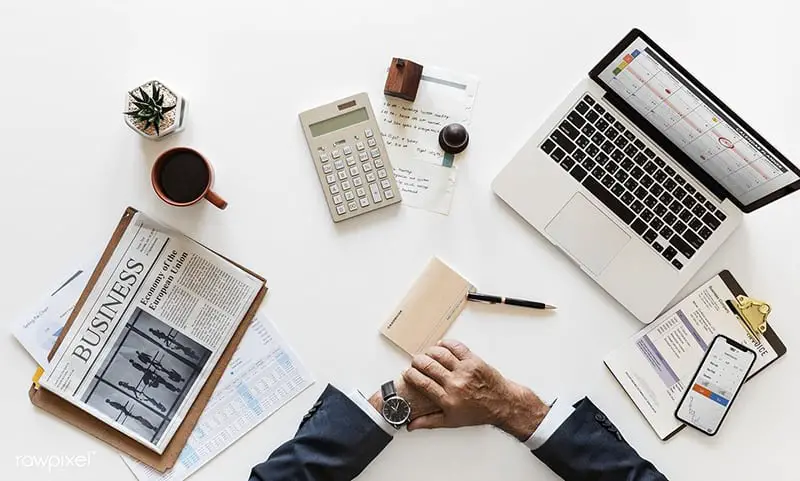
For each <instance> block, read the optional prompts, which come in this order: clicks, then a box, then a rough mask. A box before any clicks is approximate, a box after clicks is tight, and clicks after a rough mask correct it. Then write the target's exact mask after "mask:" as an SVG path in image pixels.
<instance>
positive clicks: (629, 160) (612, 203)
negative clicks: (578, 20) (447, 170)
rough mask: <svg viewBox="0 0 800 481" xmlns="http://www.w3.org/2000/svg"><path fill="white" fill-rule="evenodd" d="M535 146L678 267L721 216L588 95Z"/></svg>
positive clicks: (705, 199)
mask: <svg viewBox="0 0 800 481" xmlns="http://www.w3.org/2000/svg"><path fill="white" fill-rule="evenodd" d="M539 147H540V148H541V149H542V150H543V151H544V152H546V153H547V154H548V155H549V156H550V157H551V158H552V159H553V160H555V161H556V162H558V163H559V165H561V167H563V168H564V170H566V171H568V172H569V173H570V174H571V175H572V176H573V177H574V178H575V180H577V181H578V182H580V183H581V184H582V185H583V186H584V187H585V188H586V189H587V190H588V191H589V192H591V193H592V194H593V195H594V196H595V197H597V199H598V200H599V201H600V202H602V203H603V204H604V205H605V206H606V207H608V208H609V209H610V210H611V211H612V212H614V213H615V214H616V215H617V216H618V217H619V218H620V220H622V221H623V222H624V223H625V224H628V225H629V226H630V227H631V229H633V231H634V232H636V234H638V235H639V236H640V237H641V238H642V239H643V240H644V241H645V242H646V243H647V244H649V245H650V246H652V248H653V249H654V250H655V251H656V252H658V253H659V254H661V256H662V257H664V259H666V260H667V261H668V262H670V263H671V264H672V265H673V266H674V267H675V268H676V269H679V270H680V269H682V268H683V265H684V263H685V262H686V261H688V260H689V259H691V258H692V256H693V255H694V254H695V253H696V252H697V250H698V249H700V247H702V246H703V243H704V242H705V241H706V240H707V239H708V238H709V237H711V235H712V234H713V233H714V231H715V230H717V228H719V226H720V225H721V224H722V221H724V220H725V214H724V213H723V212H722V211H721V210H720V209H719V208H718V206H717V205H716V204H715V203H714V202H713V201H711V200H709V199H707V198H706V197H705V196H704V195H703V194H701V193H700V192H698V191H697V189H695V188H694V187H693V186H692V185H691V184H689V183H688V182H687V181H686V179H685V178H684V177H683V176H681V174H679V173H678V172H676V171H675V169H674V168H672V167H671V166H669V165H667V163H666V162H664V160H663V159H661V158H660V157H658V155H656V153H655V152H653V150H652V149H650V148H649V147H647V146H646V145H645V143H644V142H643V141H642V139H640V138H639V136H638V135H636V134H635V133H634V132H632V131H630V130H628V129H626V128H625V126H624V125H623V124H622V123H621V122H619V121H618V120H617V118H616V117H615V116H614V115H613V114H612V113H610V112H608V111H606V109H605V108H603V106H601V105H600V104H599V103H598V102H596V101H595V99H593V98H592V97H591V96H590V95H589V94H586V95H585V96H584V97H583V99H582V100H580V101H579V102H578V104H577V105H576V106H575V107H574V108H573V109H572V111H570V112H569V113H568V114H567V116H566V117H565V118H564V119H563V120H562V121H561V123H560V124H559V125H558V127H557V128H556V129H555V130H553V132H551V133H550V136H549V137H548V138H547V139H545V140H544V142H542V144H541V145H540V146H539Z"/></svg>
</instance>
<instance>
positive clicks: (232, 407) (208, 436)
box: [121, 312, 314, 481]
mask: <svg viewBox="0 0 800 481" xmlns="http://www.w3.org/2000/svg"><path fill="white" fill-rule="evenodd" d="M313 383H314V381H313V380H312V378H311V375H310V374H309V372H308V371H307V370H306V368H305V367H304V366H303V364H302V363H301V362H300V360H299V359H298V358H297V356H296V355H295V354H294V352H293V351H292V349H291V347H290V346H289V345H288V344H286V342H285V341H284V340H283V338H281V336H280V334H279V333H278V331H277V329H276V328H275V325H274V324H272V322H271V321H270V320H269V319H267V317H266V316H265V315H264V313H263V312H259V313H257V314H256V317H255V318H254V319H253V322H252V324H251V325H250V328H249V329H248V330H247V333H246V334H245V336H244V338H243V339H242V342H241V344H240V345H239V348H238V350H237V351H236V353H235V354H234V355H233V358H232V359H231V362H230V363H229V364H228V367H227V368H226V370H225V374H224V375H223V376H222V379H220V381H219V384H218V386H217V389H216V390H214V394H213V396H212V397H211V400H209V402H208V405H207V406H206V409H205V410H204V411H203V415H202V416H200V420H199V421H198V422H197V426H195V428H194V431H192V434H191V436H190V437H189V440H188V441H187V443H186V446H185V447H184V448H183V451H181V454H180V457H179V458H178V462H177V463H176V464H175V466H174V467H173V468H172V469H170V470H169V471H167V472H166V473H160V472H158V471H156V470H154V469H152V468H150V467H149V466H147V465H145V464H142V463H140V462H138V461H136V460H135V459H133V458H131V457H128V456H126V455H121V456H122V458H123V460H124V461H125V463H126V464H127V465H128V467H129V468H130V470H131V471H132V472H133V474H134V475H135V476H136V477H137V478H138V479H139V481H183V480H184V479H186V478H188V477H189V476H191V475H192V474H194V473H195V472H196V471H197V470H198V469H200V468H201V467H202V466H203V465H205V464H206V463H208V462H209V461H210V460H212V459H213V458H214V457H216V456H217V455H219V454H220V453H221V452H222V451H224V450H225V449H226V448H228V447H229V446H230V445H232V444H233V443H234V442H236V441H237V440H238V439H239V438H241V437H242V436H244V435H245V434H246V433H247V432H248V431H250V430H251V429H253V428H254V427H256V426H257V425H258V424H260V423H261V422H263V421H264V420H265V419H267V418H268V417H270V416H271V415H272V414H273V413H275V412H276V411H277V410H278V409H280V408H281V407H282V406H283V405H285V404H286V403H288V402H289V401H291V400H292V399H293V398H295V397H296V396H297V395H298V394H300V393H301V392H303V391H304V390H305V389H306V388H308V387H309V386H311V385H312V384H313Z"/></svg>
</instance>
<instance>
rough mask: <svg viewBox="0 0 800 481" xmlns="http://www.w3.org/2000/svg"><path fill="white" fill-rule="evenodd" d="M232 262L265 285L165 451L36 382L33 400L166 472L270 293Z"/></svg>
mask: <svg viewBox="0 0 800 481" xmlns="http://www.w3.org/2000/svg"><path fill="white" fill-rule="evenodd" d="M136 212H137V211H136V209H134V208H132V207H128V208H127V209H126V210H125V214H124V215H123V216H122V219H121V220H120V222H119V224H117V228H116V230H114V234H113V235H112V237H111V240H110V241H109V243H108V245H107V246H106V249H105V251H104V252H103V256H102V257H101V258H100V261H99V262H98V264H97V267H95V269H94V272H93V273H92V276H91V277H90V278H89V281H88V283H87V285H86V288H85V289H84V290H83V293H82V294H81V297H80V299H79V300H78V303H77V304H76V305H75V308H74V309H73V311H72V314H71V315H70V317H69V319H68V320H67V323H66V325H65V326H64V329H63V330H62V332H61V335H60V336H59V337H58V339H57V340H56V343H55V345H54V346H53V349H52V350H51V351H50V354H49V355H48V360H50V359H52V357H53V354H55V352H56V351H57V350H58V347H59V346H60V345H61V342H62V341H63V340H64V337H65V335H66V333H67V332H68V331H69V329H70V327H72V323H73V321H74V320H75V318H76V317H77V316H78V313H79V312H80V310H81V309H82V308H83V304H84V303H85V302H86V299H87V298H88V297H89V293H90V292H91V290H92V289H93V288H94V285H95V283H96V282H97V280H98V278H99V277H100V275H101V273H102V272H103V269H104V268H105V266H106V264H107V263H108V261H109V259H110V258H111V255H112V254H113V252H114V249H115V248H116V247H117V244H118V243H119V240H120V239H121V238H122V234H123V233H124V232H125V229H127V228H128V225H129V224H130V222H131V220H132V219H133V216H134V214H136ZM225 259H226V260H228V261H230V259H227V258H225ZM230 262H231V263H232V264H234V265H236V266H237V267H239V268H241V269H243V270H244V271H246V272H247V273H249V274H251V275H253V276H254V277H256V278H258V279H260V280H261V281H262V282H263V285H262V287H261V290H260V291H259V292H258V294H257V295H256V297H255V299H254V300H253V304H252V305H251V306H250V309H249V310H248V311H247V314H246V315H245V316H244V319H243V320H242V322H241V324H240V325H239V327H238V328H237V329H236V332H234V334H233V337H232V338H231V340H230V342H229V343H228V347H226V348H225V350H224V351H223V353H222V356H221V357H220V358H219V360H218V361H217V365H216V366H215V367H214V369H213V371H212V372H211V374H210V375H209V377H208V380H207V381H206V383H205V385H204V386H203V388H202V389H201V390H200V393H199V394H198V396H197V399H195V401H194V404H192V407H191V408H189V411H188V413H187V414H186V417H185V418H184V420H183V422H182V423H181V425H180V427H179V428H178V430H177V431H176V432H175V435H174V436H173V437H172V440H171V441H170V442H169V444H168V445H167V447H166V449H165V450H164V452H163V453H162V454H158V453H156V452H155V451H152V450H150V449H149V448H147V447H145V446H144V445H143V444H140V443H139V442H138V441H136V440H134V439H133V438H130V437H128V436H126V435H124V434H122V433H121V432H119V431H117V430H116V429H114V428H113V427H111V426H109V425H108V424H106V423H104V422H103V421H101V420H99V419H97V418H95V417H94V416H92V415H91V414H89V413H87V412H86V411H83V410H81V409H80V408H78V407H76V406H74V405H73V404H70V403H69V402H68V401H66V400H64V399H62V398H60V397H59V396H57V395H55V394H53V393H51V392H49V391H47V390H45V389H40V388H38V386H37V385H36V384H33V385H32V386H31V388H30V390H29V391H28V396H29V397H30V400H31V402H32V403H33V404H34V405H36V406H38V407H39V408H41V409H44V410H45V411H47V412H49V413H50V414H53V415H54V416H56V417H59V418H61V419H62V420H64V421H66V422H68V423H69V424H72V425H73V426H75V427H77V428H79V429H81V430H83V431H86V432H87V433H89V434H91V435H92V436H94V437H96V438H98V439H100V440H102V441H104V442H106V443H108V444H110V445H111V446H113V447H114V448H116V449H118V450H119V451H122V452H123V453H125V454H127V455H129V456H131V457H132V458H134V459H136V460H138V461H141V462H143V463H144V464H147V465H148V466H151V467H152V468H154V469H157V470H158V471H160V472H162V473H163V472H165V471H166V470H168V469H169V468H171V467H172V466H174V465H175V463H176V462H177V460H178V456H179V455H180V453H181V451H182V450H183V447H184V446H185V445H186V441H187V440H188V439H189V435H190V434H191V433H192V430H194V427H195V425H196V424H197V420H198V419H199V418H200V415H201V414H202V412H203V410H204V409H205V407H206V404H207V403H208V400H209V399H210V398H211V395H212V394H213V392H214V389H215V388H216V387H217V383H218V382H219V380H220V378H221V377H222V375H223V374H224V373H225V367H226V366H227V365H228V363H229V362H230V360H231V357H232V356H233V354H234V352H235V351H236V348H237V347H239V343H240V342H241V340H242V337H244V334H245V332H247V328H248V327H249V326H250V322H251V321H252V320H253V317H254V316H255V314H256V311H257V310H258V308H259V306H260V305H261V301H262V300H263V299H264V296H265V295H266V293H267V286H266V280H265V279H264V278H263V277H261V276H259V275H258V274H256V273H254V272H252V271H250V270H248V269H246V268H244V267H242V266H241V265H239V264H236V263H235V262H233V261H230Z"/></svg>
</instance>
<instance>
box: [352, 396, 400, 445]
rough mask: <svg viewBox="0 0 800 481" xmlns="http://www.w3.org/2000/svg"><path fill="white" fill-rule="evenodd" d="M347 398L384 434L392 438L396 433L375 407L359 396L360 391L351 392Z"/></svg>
mask: <svg viewBox="0 0 800 481" xmlns="http://www.w3.org/2000/svg"><path fill="white" fill-rule="evenodd" d="M347 397H349V398H350V400H351V401H353V402H354V403H355V404H356V406H358V407H360V408H361V410H362V411H364V413H365V414H366V415H367V416H369V417H370V419H372V421H373V422H374V423H375V424H377V425H378V426H379V427H380V428H381V429H383V430H384V432H386V434H388V435H389V436H394V433H396V432H397V429H395V428H394V426H392V425H391V424H389V423H388V422H387V421H386V420H385V419H383V416H382V415H381V413H379V412H378V411H377V410H376V409H375V407H374V406H373V405H372V404H370V403H369V401H367V398H366V397H365V396H364V395H363V394H361V391H358V390H355V391H352V392H351V393H350V394H349V395H348V396H347Z"/></svg>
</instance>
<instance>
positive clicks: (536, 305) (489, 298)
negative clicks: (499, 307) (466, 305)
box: [467, 292, 556, 309]
mask: <svg viewBox="0 0 800 481" xmlns="http://www.w3.org/2000/svg"><path fill="white" fill-rule="evenodd" d="M467 300H469V301H475V302H484V303H487V304H506V305H509V306H519V307H527V308H530V309H555V308H556V306H551V305H550V304H545V303H544V302H538V301H526V300H525V299H514V298H513V297H504V296H493V295H491V294H481V293H478V292H470V293H469V294H467Z"/></svg>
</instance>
